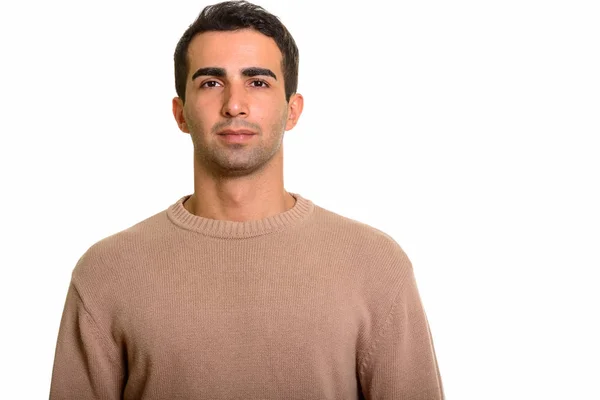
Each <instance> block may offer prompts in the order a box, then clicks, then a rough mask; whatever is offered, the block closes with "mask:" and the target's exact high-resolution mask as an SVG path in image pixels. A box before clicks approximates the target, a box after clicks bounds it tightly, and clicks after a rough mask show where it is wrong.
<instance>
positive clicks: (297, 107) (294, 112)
mask: <svg viewBox="0 0 600 400" xmlns="http://www.w3.org/2000/svg"><path fill="white" fill-rule="evenodd" d="M303 107H304V97H302V95H301V94H300V93H294V94H293V95H291V96H290V101H289V102H288V119H287V121H286V123H285V130H286V131H289V130H290V129H292V128H293V127H294V126H296V124H297V123H298V119H299V118H300V115H301V114H302V108H303Z"/></svg>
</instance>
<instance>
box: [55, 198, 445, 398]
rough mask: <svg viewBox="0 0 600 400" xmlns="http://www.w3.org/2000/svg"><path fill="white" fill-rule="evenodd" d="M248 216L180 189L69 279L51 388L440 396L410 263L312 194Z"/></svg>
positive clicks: (167, 394)
mask: <svg viewBox="0 0 600 400" xmlns="http://www.w3.org/2000/svg"><path fill="white" fill-rule="evenodd" d="M292 195H293V196H294V197H295V198H296V204H295V205H294V207H293V208H291V209H290V210H288V211H285V212H283V213H281V214H277V215H274V216H270V217H267V218H264V219H262V220H258V221H246V222H234V221H222V220H213V219H208V218H202V217H198V216H195V215H193V214H190V213H189V212H188V211H187V210H186V209H185V208H184V207H183V205H182V204H183V202H184V201H185V200H186V199H187V198H188V197H189V196H184V197H182V198H181V199H179V200H178V201H177V202H175V203H174V204H173V205H171V206H169V207H168V208H167V209H166V210H164V211H162V212H160V213H158V214H156V215H154V216H152V217H150V218H148V219H146V220H144V221H142V222H140V223H138V224H136V225H134V226H132V227H130V228H128V229H126V230H124V231H122V232H119V233H116V234H114V235H112V236H109V237H107V238H105V239H103V240H100V241H99V242H97V243H95V244H94V245H92V246H91V247H90V248H89V249H88V250H87V251H86V252H85V254H83V256H82V257H81V258H80V259H79V261H78V263H77V265H76V266H75V268H74V270H73V274H72V279H71V284H70V286H69V290H68V293H67V296H66V303H65V308H64V312H63V315H62V319H61V323H60V330H59V333H58V341H57V346H56V354H55V359H54V368H53V371H52V384H51V388H50V398H51V399H53V400H54V399H56V400H58V399H78V400H84V399H126V400H129V399H132V400H133V399H139V400H150V399H299V400H300V399H302V400H312V399H315V400H317V399H318V400H324V399H361V398H365V399H387V400H392V399H402V400H416V399H423V400H437V399H443V389H442V381H441V378H440V373H439V369H438V365H437V361H436V356H435V351H434V347H433V342H432V336H431V332H430V330H429V325H428V322H427V317H426V315H425V312H424V310H423V306H422V303H421V300H420V296H419V292H418V290H417V286H416V282H415V278H414V274H413V269H412V266H411V262H410V261H409V259H408V258H407V256H406V254H405V253H404V251H403V250H402V249H401V248H400V246H399V245H398V244H397V243H396V242H395V241H394V240H393V239H392V238H391V237H390V236H388V235H387V234H385V233H383V232H381V231H379V230H377V229H375V228H373V227H370V226H369V225H366V224H363V223H360V222H357V221H355V220H352V219H349V218H346V217H343V216H340V215H338V214H335V213H333V212H331V211H328V210H326V209H324V208H321V207H319V206H317V205H315V204H314V203H313V202H311V201H310V200H308V199H305V198H303V197H302V196H300V195H299V194H296V193H292Z"/></svg>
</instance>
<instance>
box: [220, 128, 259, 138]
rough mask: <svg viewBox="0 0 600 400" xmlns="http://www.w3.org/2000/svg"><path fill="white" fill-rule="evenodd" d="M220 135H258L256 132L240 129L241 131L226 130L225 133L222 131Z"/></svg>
mask: <svg viewBox="0 0 600 400" xmlns="http://www.w3.org/2000/svg"><path fill="white" fill-rule="evenodd" d="M218 135H248V136H251V135H256V133H255V132H252V131H249V130H247V129H239V130H233V129H226V130H224V131H221V132H219V133H218Z"/></svg>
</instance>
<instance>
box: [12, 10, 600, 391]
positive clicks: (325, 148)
mask: <svg viewBox="0 0 600 400" xmlns="http://www.w3.org/2000/svg"><path fill="white" fill-rule="evenodd" d="M212 3H213V2H202V1H176V2H175V1H174V2H167V1H163V2H141V1H126V0H121V1H118V2H117V1H103V2H100V1H88V2H81V1H77V2H76V1H65V0H62V1H61V0H57V1H52V2H43V1H39V0H38V1H23V2H6V3H4V2H3V3H2V5H0V41H1V43H0V44H1V46H0V52H1V56H0V57H1V60H2V62H1V67H0V68H1V69H0V88H1V90H0V106H1V108H0V115H1V117H0V167H1V168H0V174H1V181H0V182H1V186H0V187H1V191H2V195H1V196H0V209H1V210H2V219H1V221H2V222H1V223H0V230H1V235H2V241H1V242H0V243H2V244H1V251H0V267H1V277H0V296H1V299H0V300H1V301H0V306H1V307H2V310H1V313H2V314H1V315H2V317H1V318H2V319H1V321H2V328H1V329H0V332H1V335H2V337H1V338H0V368H1V369H0V398H2V399H39V398H47V396H48V393H49V387H50V376H51V372H52V363H53V358H54V350H55V344H56V338H57V333H58V327H59V323H60V318H61V314H62V309H63V306H64V301H65V297H66V293H67V288H68V284H69V279H70V274H71V271H72V269H73V268H74V266H75V263H76V262H77V259H78V258H79V257H80V256H81V255H82V254H83V253H84V252H85V251H86V250H87V249H88V248H89V246H91V245H92V244H93V243H95V242H96V241H98V240H100V239H102V238H103V237H106V236H108V235H110V234H113V233H116V232H117V231H120V230H122V229H125V228H127V227H129V226H131V225H133V224H135V223H137V222H139V221H141V220H143V219H145V218H147V217H149V216H150V215H153V214H155V213H156V212H159V211H161V210H163V209H165V208H166V207H168V206H169V205H170V204H172V203H173V202H175V201H176V200H177V199H179V198H180V197H181V196H183V195H185V194H189V193H192V191H193V181H192V179H193V170H192V144H191V140H190V138H189V136H188V135H185V134H183V133H181V132H180V131H179V130H178V129H177V126H176V124H175V122H174V120H173V117H172V114H171V99H172V97H173V96H174V95H175V89H174V82H173V62H172V57H173V51H174V48H175V44H176V43H177V41H178V39H179V37H180V36H181V34H182V33H183V31H184V30H185V29H186V28H187V26H188V25H189V24H191V23H192V22H193V20H194V19H195V17H196V16H197V14H198V13H199V12H200V10H201V9H202V8H203V7H204V6H206V5H208V4H212ZM257 3H258V4H260V5H263V6H264V7H265V8H267V10H269V11H271V12H273V13H274V14H276V15H278V16H279V17H280V18H281V20H282V21H283V22H284V24H286V26H287V27H288V29H289V30H290V31H291V33H292V35H293V36H294V37H295V39H296V42H297V44H298V47H299V49H300V77H299V89H298V91H299V92H300V93H302V94H303V95H304V98H305V108H304V113H303V115H302V117H301V119H300V121H299V124H298V125H297V127H296V128H295V129H293V130H292V131H289V132H288V133H286V136H285V140H284V149H285V152H284V154H285V187H286V189H287V190H289V191H292V192H297V193H301V194H302V195H303V196H304V197H306V198H308V199H310V200H312V201H313V202H315V203H316V204H318V205H320V206H322V207H324V208H327V209H330V210H332V211H334V212H337V213H339V214H342V215H345V216H347V217H349V218H353V219H356V220H359V221H362V222H364V223H367V224H369V225H372V226H374V227H376V228H378V229H380V230H383V231H385V232H386V233H388V234H389V235H390V236H392V237H393V238H394V239H395V240H396V241H397V242H398V243H399V244H400V245H401V246H402V248H403V249H404V250H405V251H406V253H407V254H408V256H409V258H410V259H411V261H412V263H413V266H414V269H415V274H416V277H417V283H418V286H419V290H420V292H421V297H422V301H423V303H424V305H425V309H426V312H427V316H428V319H429V322H430V325H431V329H432V333H433V337H434V344H435V346H436V350H437V355H438V361H439V364H440V368H441V373H442V378H443V383H444V387H445V391H446V396H447V398H448V399H455V400H481V399H486V400H504V399H511V400H517V399H518V400H521V399H523V400H525V399H527V400H529V399H600V392H599V389H598V379H599V378H598V377H599V376H600V367H599V365H600V364H599V363H598V358H599V357H600V344H599V338H600V328H599V323H600V321H599V317H598V316H599V311H598V308H599V305H600V295H599V290H598V286H599V283H600V281H599V279H598V274H597V273H598V270H599V269H600V254H599V248H600V206H599V205H600V145H599V142H600V140H599V139H600V114H599V112H600V73H599V71H600V51H599V49H600V24H598V21H599V20H600V13H599V10H598V7H597V3H596V2H594V1H577V0H570V1H566V0H563V1H532V0H519V1H514V0H508V1H486V2H482V1H467V0H457V1H453V2H446V1H439V0H438V1H419V2H415V1H411V2H391V1H389V2H388V1H386V0H372V1H369V2H363V3H361V4H359V3H352V2H346V1H341V0H340V1H332V0H322V1H315V2H309V1H302V2H300V1H294V2H287V1H276V0H268V1H267V0H264V1H261V2H258V1H257Z"/></svg>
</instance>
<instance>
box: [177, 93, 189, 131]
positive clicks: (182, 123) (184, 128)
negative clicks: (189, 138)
mask: <svg viewBox="0 0 600 400" xmlns="http://www.w3.org/2000/svg"><path fill="white" fill-rule="evenodd" d="M173 116H174V117H175V121H177V126H178V127H179V129H180V130H181V132H184V133H190V131H189V129H188V126H187V123H186V122H185V117H184V116H183V101H182V100H181V98H179V97H174V98H173Z"/></svg>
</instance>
